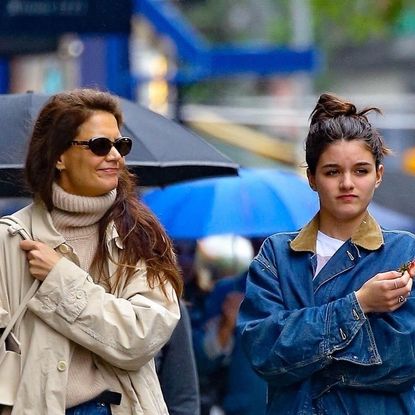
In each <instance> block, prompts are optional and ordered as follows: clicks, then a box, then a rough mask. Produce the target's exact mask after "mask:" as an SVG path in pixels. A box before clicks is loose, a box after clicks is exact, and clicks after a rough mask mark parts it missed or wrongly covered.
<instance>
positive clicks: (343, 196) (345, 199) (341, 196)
mask: <svg viewBox="0 0 415 415" xmlns="http://www.w3.org/2000/svg"><path fill="white" fill-rule="evenodd" d="M337 199H339V200H344V201H349V200H355V199H357V196H356V195H351V194H348V195H340V196H337Z"/></svg>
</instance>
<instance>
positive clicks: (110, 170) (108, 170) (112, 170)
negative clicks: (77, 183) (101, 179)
mask: <svg viewBox="0 0 415 415" xmlns="http://www.w3.org/2000/svg"><path fill="white" fill-rule="evenodd" d="M99 170H100V171H102V172H104V173H108V174H118V171H119V169H118V168H116V167H108V168H105V169H99Z"/></svg>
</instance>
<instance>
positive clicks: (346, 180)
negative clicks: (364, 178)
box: [340, 173, 354, 190]
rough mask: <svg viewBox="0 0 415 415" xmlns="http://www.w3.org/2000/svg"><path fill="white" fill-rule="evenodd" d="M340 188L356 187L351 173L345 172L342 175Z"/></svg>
mask: <svg viewBox="0 0 415 415" xmlns="http://www.w3.org/2000/svg"><path fill="white" fill-rule="evenodd" d="M340 188H341V189H346V190H349V189H353V188H354V183H353V177H352V174H351V173H344V174H343V175H342V180H341V182H340Z"/></svg>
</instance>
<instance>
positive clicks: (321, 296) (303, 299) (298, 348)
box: [239, 94, 415, 415]
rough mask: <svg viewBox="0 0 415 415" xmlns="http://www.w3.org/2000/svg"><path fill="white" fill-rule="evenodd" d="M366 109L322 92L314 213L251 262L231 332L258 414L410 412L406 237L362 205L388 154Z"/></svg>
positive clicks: (315, 138) (410, 247)
mask: <svg viewBox="0 0 415 415" xmlns="http://www.w3.org/2000/svg"><path fill="white" fill-rule="evenodd" d="M375 110H376V111H377V109H375ZM369 111H370V109H366V110H363V111H357V109H356V107H355V106H354V105H353V104H352V103H350V102H347V101H344V100H342V99H340V98H338V97H336V96H334V95H330V94H323V95H321V97H320V98H319V100H318V102H317V105H316V107H315V109H314V111H313V112H312V116H311V125H310V129H309V133H308V136H307V140H306V161H307V167H308V168H307V173H308V180H309V183H310V186H311V188H312V189H313V190H315V191H316V192H317V193H318V196H319V200H320V210H319V212H318V213H317V215H316V216H315V217H314V219H312V221H311V222H310V223H309V224H307V225H306V226H305V227H304V228H303V229H301V230H300V231H296V232H286V233H279V234H275V235H273V236H271V237H270V238H268V239H267V240H266V241H265V242H264V244H263V245H262V248H261V250H260V252H259V254H258V255H257V257H256V258H255V259H254V260H253V262H252V264H251V266H250V270H249V274H248V280H247V285H246V296H245V299H244V301H243V303H242V306H241V309H240V315H239V328H240V329H241V332H242V341H243V344H244V347H245V350H246V353H247V355H248V358H249V360H250V361H251V364H252V366H253V367H254V368H255V370H256V371H257V373H258V374H259V375H260V376H261V377H263V378H264V379H265V380H266V381H267V383H268V403H267V415H277V414H278V415H279V414H281V415H323V414H324V415H331V414H336V415H342V414H344V415H346V414H348V415H389V414H400V415H405V414H415V390H414V384H415V318H414V317H415V298H414V295H413V293H412V292H411V289H412V278H411V275H410V274H412V276H413V274H414V272H413V266H412V267H410V268H409V272H408V271H405V270H403V269H402V268H401V266H402V265H404V264H406V263H407V262H409V261H410V260H412V259H413V258H414V256H415V236H414V235H412V234H410V233H407V232H400V231H387V230H384V229H381V228H380V227H379V225H378V224H377V223H376V221H375V219H374V218H373V217H372V216H371V215H370V214H369V213H368V211H367V207H368V205H369V203H370V201H371V200H372V197H373V193H374V191H375V189H376V188H377V187H378V186H379V185H380V183H381V181H382V176H383V170H384V167H383V165H382V160H383V156H384V155H385V154H387V153H388V152H389V151H388V149H387V148H385V146H384V144H383V140H382V138H381V136H380V135H379V133H378V132H377V131H376V129H375V128H373V127H372V125H371V124H370V122H369V120H368V118H367V113H368V112H369ZM400 268H401V270H399V269H400ZM398 270H399V271H398Z"/></svg>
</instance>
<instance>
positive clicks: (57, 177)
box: [0, 89, 182, 415]
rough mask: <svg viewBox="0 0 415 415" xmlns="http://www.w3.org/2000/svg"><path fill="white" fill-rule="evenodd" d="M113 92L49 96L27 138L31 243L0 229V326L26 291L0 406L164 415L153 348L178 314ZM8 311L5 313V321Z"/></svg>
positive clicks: (162, 247)
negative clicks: (8, 399)
mask: <svg viewBox="0 0 415 415" xmlns="http://www.w3.org/2000/svg"><path fill="white" fill-rule="evenodd" d="M121 125H122V114H121V111H120V107H119V103H118V101H117V100H116V98H115V97H113V96H112V95H110V94H108V93H104V92H99V91H96V90H91V89H79V90H73V91H70V92H63V93H59V94H56V95H55V96H53V97H51V98H50V99H49V101H48V102H47V103H46V104H45V106H44V107H43V109H42V110H41V112H40V114H39V116H38V118H37V121H36V123H35V126H34V130H33V134H32V137H31V139H30V143H29V149H28V155H27V160H26V166H25V172H26V178H27V181H28V184H29V186H30V189H31V191H32V193H33V196H34V201H33V203H32V204H31V205H29V206H28V207H26V208H24V209H22V210H21V211H18V212H16V213H15V214H14V216H15V217H16V218H17V220H18V221H20V223H22V224H23V225H24V226H25V227H26V228H27V229H28V231H29V232H30V233H31V235H32V236H33V239H34V241H31V240H25V241H19V238H18V237H10V235H9V234H8V232H7V229H6V227H5V226H1V227H0V246H1V253H0V256H1V258H0V263H1V265H0V307H1V308H0V323H2V320H3V321H7V318H10V315H11V314H13V311H14V310H15V309H16V307H17V306H18V304H19V301H20V300H21V298H22V297H23V296H24V293H25V291H27V289H28V287H30V285H31V282H32V281H33V278H35V279H38V280H39V281H41V284H40V288H39V289H38V290H37V292H36V294H35V295H34V296H33V297H32V298H31V300H30V301H29V303H28V310H27V312H26V313H25V315H24V317H23V319H22V321H21V322H20V324H19V325H18V328H17V330H16V333H15V334H16V335H17V337H18V339H19V341H20V347H21V353H22V363H23V365H22V368H23V370H22V373H21V379H20V384H19V389H18V393H17V397H16V400H15V402H14V406H13V407H12V408H10V407H8V408H3V412H1V411H0V412H1V413H2V414H3V413H10V412H11V413H12V414H16V415H17V414H19V415H24V414H29V413H30V414H32V413H33V414H37V415H42V414H45V415H46V414H48V415H59V414H65V413H66V414H68V415H75V414H76V415H84V414H100V415H107V414H111V413H112V414H114V415H117V414H122V415H127V414H148V415H157V414H160V415H161V414H163V415H166V414H167V413H168V412H167V409H166V406H165V403H164V401H163V396H162V393H161V389H160V386H159V382H158V380H157V375H156V372H155V367H154V360H153V358H154V356H155V355H156V354H157V352H158V351H159V350H160V348H161V347H162V346H163V344H164V343H166V342H167V341H168V339H169V337H170V335H171V333H172V331H173V329H174V327H175V325H176V323H177V321H178V319H179V315H180V313H179V307H178V300H177V298H178V296H179V295H180V293H181V290H182V282H181V277H180V275H179V272H178V269H177V266H176V260H175V256H174V253H173V249H172V244H171V242H170V240H169V238H168V237H167V235H166V233H165V232H164V230H163V229H162V227H161V226H160V224H159V223H158V221H157V220H156V219H155V217H154V216H153V215H152V214H151V213H150V212H149V211H148V209H147V208H146V207H145V206H144V205H143V204H142V203H141V202H140V201H138V200H137V197H136V192H135V190H136V189H135V183H134V180H133V176H132V175H131V174H130V173H129V172H128V170H127V169H126V167H125V160H124V156H125V155H127V154H128V152H129V151H130V149H131V144H132V142H131V139H130V138H128V137H122V136H121V133H120V128H121ZM7 316H9V317H7Z"/></svg>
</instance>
